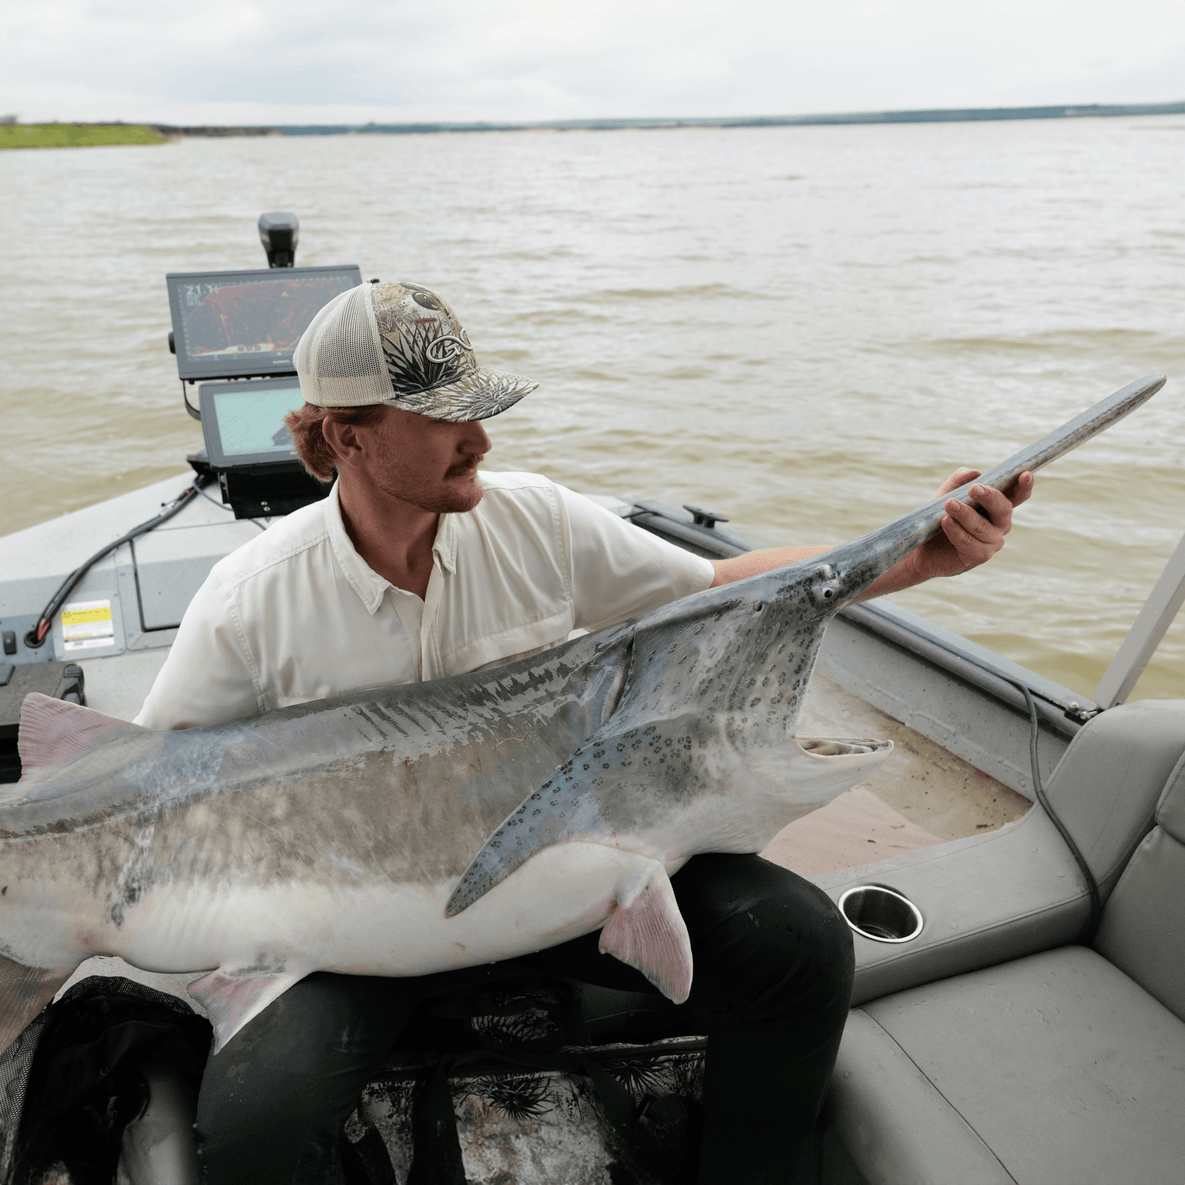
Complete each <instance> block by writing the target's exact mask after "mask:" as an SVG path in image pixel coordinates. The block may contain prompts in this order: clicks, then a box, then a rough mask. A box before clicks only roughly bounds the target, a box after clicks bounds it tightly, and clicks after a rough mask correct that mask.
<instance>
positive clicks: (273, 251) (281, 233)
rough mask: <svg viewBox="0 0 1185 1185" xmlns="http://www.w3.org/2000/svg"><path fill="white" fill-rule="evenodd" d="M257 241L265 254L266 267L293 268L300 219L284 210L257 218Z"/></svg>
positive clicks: (298, 237) (298, 239) (298, 238)
mask: <svg viewBox="0 0 1185 1185" xmlns="http://www.w3.org/2000/svg"><path fill="white" fill-rule="evenodd" d="M259 241H260V242H261V243H262V244H263V249H264V250H265V251H266V252H267V265H268V267H294V266H295V265H296V245H297V243H299V242H300V219H299V218H297V216H296V215H295V214H292V213H289V212H288V211H286V210H273V211H272V212H271V213H270V214H260V216H259Z"/></svg>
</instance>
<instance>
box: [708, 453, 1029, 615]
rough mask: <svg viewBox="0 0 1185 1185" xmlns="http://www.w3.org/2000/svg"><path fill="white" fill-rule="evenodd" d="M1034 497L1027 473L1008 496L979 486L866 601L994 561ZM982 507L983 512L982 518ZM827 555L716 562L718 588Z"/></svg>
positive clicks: (765, 555)
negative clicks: (1015, 516)
mask: <svg viewBox="0 0 1185 1185" xmlns="http://www.w3.org/2000/svg"><path fill="white" fill-rule="evenodd" d="M979 475H980V474H979V470H978V469H956V470H955V471H954V473H952V474H951V475H950V477H948V478H947V479H946V481H944V482H943V483H942V485H941V486H939V487H938V489H937V490H936V491H935V493H934V497H935V498H941V497H942V495H943V494H949V493H951V492H952V491H953V490H957V489H958V488H959V487H960V486H963V485H966V484H967V482H969V481H974V480H975V478H977V477H979ZM1032 492H1033V475H1032V474H1031V473H1028V472H1026V473H1022V474H1021V475H1020V476H1019V477H1018V478H1017V479H1016V481H1014V482H1013V483H1012V485H1010V486H1009V487H1008V488H1007V489H1006V490H1005V491H1004V492H1003V493H1001V492H1000V491H999V490H993V489H991V488H990V487H988V486H976V487H975V488H974V489H973V490H972V491H971V496H972V498H973V499H974V501H975V506H964V505H963V503H962V502H956V501H955V500H954V499H953V498H952V499H951V500H950V501H949V502H948V503H947V504H946V517H945V518H944V519H943V520H942V527H941V529H940V530H939V531H938V533H937V534H936V535H935V536H934V538H933V539H930V540H929V541H927V542H926V543H923V544H922V545H921V547H917V548H915V549H914V550H913V551H911V552H910V553H909V555H907V556H906V557H905V559H903V560H902V561H901V562H900V563H899V564H896V565H894V566H893V567H892V568H890V569H889V571H887V572H886V573H885V574H884V575H883V576H882V577H881V578H880V579H879V580H878V581H877V582H876V583H875V584H874V585H873V586H872V587H871V588H870V589H869V590H868V591H867V592H866V593H865V594H864V596H863V597H861V598H860V599H861V600H862V601H865V600H868V598H869V597H879V596H880V595H881V594H882V593H889V592H899V591H900V590H901V589H903V588H909V587H910V586H911V585H914V584H920V583H921V582H922V581H923V580H929V579H930V578H931V577H933V576H956V575H958V573H960V572H966V571H968V570H969V569H970V568H977V567H978V566H979V565H980V564H982V563H985V562H986V561H987V560H990V559H991V558H992V556H994V555H995V554H996V552H998V551H999V550H1000V548H1001V547H1003V546H1004V536H1005V535H1007V534H1008V532H1009V531H1011V530H1012V509H1013V507H1014V506H1019V505H1020V504H1021V503H1022V502H1027V501H1028V498H1029V495H1030V494H1031V493H1032ZM977 507H979V508H982V513H981V512H980V510H979V509H977ZM827 550H828V547H771V548H767V549H764V550H762V551H749V552H746V553H745V554H744V555H739V556H736V557H735V558H733V559H730V560H713V561H712V566H713V567H714V568H715V569H716V579H715V580H713V581H712V587H713V588H717V587H719V586H720V585H722V584H730V583H731V582H732V581H734V580H744V579H745V578H746V577H748V576H756V575H757V574H758V573H760V572H769V571H771V570H772V569H774V568H781V567H784V566H785V565H786V564H793V563H796V562H797V561H798V560H804V559H806V558H807V557H808V556H812V555H818V554H820V553H821V552H824V551H827Z"/></svg>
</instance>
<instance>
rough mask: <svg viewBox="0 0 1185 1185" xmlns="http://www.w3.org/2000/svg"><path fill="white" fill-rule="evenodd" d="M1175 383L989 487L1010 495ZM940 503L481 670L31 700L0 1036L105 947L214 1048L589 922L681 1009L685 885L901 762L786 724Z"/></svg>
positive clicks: (862, 743)
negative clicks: (408, 678) (206, 691)
mask: <svg viewBox="0 0 1185 1185" xmlns="http://www.w3.org/2000/svg"><path fill="white" fill-rule="evenodd" d="M1163 382H1164V379H1163V378H1162V377H1160V376H1151V377H1149V378H1147V379H1144V380H1142V381H1140V382H1138V383H1133V384H1131V385H1130V386H1128V387H1126V388H1124V389H1123V390H1122V391H1120V392H1117V393H1116V394H1115V395H1113V396H1111V397H1110V398H1109V399H1107V400H1104V401H1103V402H1102V403H1100V404H1098V405H1097V406H1096V407H1094V408H1092V409H1091V410H1090V411H1088V412H1085V413H1083V414H1082V415H1081V416H1078V417H1077V418H1076V419H1074V420H1071V421H1070V422H1069V423H1068V424H1065V425H1063V426H1062V427H1061V428H1060V429H1058V430H1057V431H1055V432H1053V433H1051V434H1050V435H1049V436H1047V437H1045V438H1044V439H1043V440H1041V441H1038V442H1037V443H1036V444H1034V445H1032V446H1030V447H1029V448H1027V449H1024V450H1022V451H1021V452H1020V453H1018V454H1017V455H1016V456H1014V457H1013V458H1011V459H1010V460H1009V461H1006V462H1004V464H1002V465H1000V466H998V467H997V468H995V469H993V470H992V471H991V472H989V473H986V474H984V475H983V476H982V477H980V478H979V479H978V481H979V483H981V484H983V485H988V486H993V487H995V488H997V489H1005V488H1007V486H1008V485H1009V483H1011V482H1012V481H1013V480H1014V479H1015V478H1016V477H1017V476H1018V475H1019V474H1020V473H1021V472H1023V471H1024V470H1026V469H1028V470H1034V469H1037V468H1039V467H1040V466H1041V465H1043V464H1046V463H1047V462H1048V461H1051V460H1053V459H1054V458H1055V457H1057V456H1060V455H1061V454H1062V453H1064V452H1066V451H1068V450H1069V449H1071V448H1074V447H1075V446H1076V445H1078V444H1080V443H1081V442H1082V441H1083V440H1086V439H1087V438H1089V437H1090V436H1092V435H1094V434H1095V433H1096V432H1098V431H1100V430H1102V429H1103V428H1105V427H1107V426H1108V425H1109V424H1111V423H1114V422H1115V421H1116V420H1117V419H1119V418H1120V417H1121V416H1123V415H1125V414H1127V413H1128V412H1129V411H1131V410H1132V409H1133V408H1135V407H1137V406H1138V405H1139V404H1141V403H1143V402H1144V401H1145V400H1146V399H1148V398H1150V397H1151V396H1152V395H1153V394H1154V393H1155V392H1156V391H1157V390H1159V388H1160V386H1161V385H1162V384H1163ZM970 488H971V483H968V484H967V485H965V486H963V487H962V488H961V489H959V490H957V491H955V492H954V493H953V494H951V495H949V497H951V498H957V499H959V500H961V501H963V502H965V503H968V504H969V503H970V501H971V497H970ZM946 500H947V499H946V498H938V499H935V500H934V501H933V502H930V503H927V504H926V505H925V506H922V507H920V508H918V509H917V510H914V511H912V512H910V513H909V514H906V515H904V516H903V517H902V518H899V519H897V520H896V521H895V522H893V523H890V524H889V525H888V526H886V527H883V528H881V529H879V530H876V531H873V532H871V533H870V534H867V535H865V536H863V537H862V538H860V539H857V540H855V541H853V542H851V543H846V544H843V545H841V546H839V547H835V548H833V549H831V550H830V551H828V552H825V553H823V554H820V555H816V556H813V557H811V558H809V559H805V560H802V561H800V562H797V563H793V564H790V565H788V566H786V567H783V568H781V569H778V570H776V571H771V572H767V573H764V574H762V575H758V576H754V577H751V578H749V579H747V580H743V581H739V582H736V583H733V584H728V585H724V586H722V587H719V588H714V589H709V590H708V591H706V592H702V593H699V594H696V595H693V596H689V597H685V598H683V599H681V600H678V601H675V602H673V603H671V604H668V605H666V606H664V607H662V608H660V609H657V610H655V611H653V612H650V613H645V614H643V615H641V616H639V617H636V618H634V619H632V620H630V621H627V622H624V623H622V624H619V625H616V626H610V627H608V628H606V629H603V630H601V631H599V632H597V633H593V634H589V635H587V636H584V637H580V638H576V639H573V640H571V641H568V642H567V643H565V644H563V645H561V646H559V647H556V648H555V649H553V650H550V651H547V652H545V653H542V654H535V655H531V656H529V657H526V658H522V659H519V660H517V661H511V662H508V663H506V664H504V665H502V666H500V667H496V668H493V669H488V670H483V671H478V672H473V673H470V674H464V675H458V676H453V677H450V678H446V679H440V680H436V681H431V682H425V683H417V684H403V685H397V686H391V687H386V688H380V689H377V690H368V691H363V692H358V693H355V694H350V695H344V696H338V697H335V698H333V699H327V700H321V701H317V702H312V703H307V704H301V705H297V706H291V707H286V708H281V709H279V710H277V711H273V712H268V713H265V714H263V715H260V716H257V717H254V718H252V719H247V720H240V721H237V722H234V723H229V724H222V725H219V726H217V727H213V728H193V729H188V730H184V731H158V730H153V729H147V728H142V727H139V726H137V725H134V724H130V723H128V722H127V721H123V720H117V719H115V718H113V717H110V716H106V715H103V714H102V713H100V712H96V711H93V710H90V709H88V708H83V707H79V706H78V705H75V704H70V703H65V702H62V701H59V700H53V699H49V698H47V697H45V696H40V695H31V696H29V697H28V698H27V699H26V700H25V702H24V705H23V708H22V714H21V724H20V734H19V735H20V740H19V748H20V756H21V761H22V763H23V776H22V778H21V780H20V782H18V783H17V784H16V785H14V786H12V787H11V788H9V790H8V792H7V793H6V794H5V795H4V796H3V799H4V800H3V801H0V1048H4V1047H6V1046H7V1045H8V1044H9V1043H10V1042H11V1041H12V1040H13V1039H14V1038H15V1037H16V1036H17V1035H18V1034H19V1033H20V1032H21V1031H22V1029H23V1028H24V1027H25V1025H26V1024H28V1022H29V1021H30V1020H31V1019H32V1018H33V1017H34V1016H36V1015H37V1013H38V1012H39V1011H40V1010H41V1008H42V1007H43V1006H44V1005H45V1004H46V1003H47V1002H48V1001H49V1000H50V999H51V998H52V997H53V996H54V994H55V993H56V992H57V990H58V989H59V988H60V986H61V985H62V984H63V983H64V982H65V980H66V979H67V978H68V977H69V976H70V975H71V974H72V973H73V971H74V969H75V968H76V967H77V966H78V964H79V963H80V962H82V961H83V960H84V959H86V958H88V957H90V956H91V955H97V954H104V955H118V956H120V957H121V958H123V959H125V960H126V961H127V962H129V963H131V964H133V965H135V966H137V967H140V968H143V969H145V970H148V971H162V972H192V973H194V974H195V976H197V978H196V979H195V981H194V982H193V983H191V984H190V987H189V991H190V993H191V994H192V995H193V996H194V997H195V998H196V999H197V1000H198V1001H199V1002H200V1003H201V1004H202V1005H203V1006H204V1007H205V1009H206V1011H207V1013H208V1014H209V1016H210V1019H211V1021H212V1023H213V1025H214V1029H215V1047H216V1049H221V1048H222V1047H223V1046H225V1044H226V1042H227V1041H228V1040H229V1039H230V1038H231V1037H232V1036H233V1035H234V1034H235V1033H236V1032H238V1031H239V1030H240V1029H241V1028H242V1027H243V1026H244V1025H245V1024H247V1023H248V1022H249V1021H250V1020H251V1019H252V1018H253V1017H254V1016H257V1015H258V1014H259V1013H260V1012H261V1011H262V1010H263V1009H264V1008H266V1007H267V1006H268V1004H270V1003H271V1002H272V1001H274V1000H275V999H276V998H277V997H278V996H279V995H280V994H281V993H283V992H284V991H285V990H287V989H288V988H289V987H291V986H292V985H293V984H294V983H296V982H298V981H299V980H300V979H302V978H303V977H304V976H306V975H308V974H310V973H311V972H314V971H318V970H325V971H334V972H339V973H345V974H358V975H391V976H409V975H422V974H427V973H430V972H435V971H441V970H445V969H449V968H457V967H465V966H476V965H479V964H482V963H488V962H494V961H498V960H503V959H508V958H512V957H514V956H518V955H523V954H526V953H528V952H533V951H536V950H541V949H544V948H547V947H549V946H553V945H555V944H557V943H560V942H564V941H566V940H568V939H571V938H575V937H577V936H579V935H582V934H586V933H590V932H592V931H595V930H598V929H600V931H601V938H600V949H601V950H602V951H603V952H605V953H606V954H609V955H612V956H615V957H617V958H619V959H621V960H623V961H624V962H626V963H628V964H630V965H631V966H633V967H636V968H638V969H639V970H640V971H641V972H642V973H643V974H644V975H645V976H647V978H648V979H649V980H650V981H651V982H652V983H653V984H654V985H655V987H656V988H658V989H659V990H660V991H662V992H664V993H665V994H666V995H668V996H669V997H670V998H672V999H674V1000H676V1001H681V1000H684V999H686V997H687V994H688V992H689V990H690V986H691V981H692V975H693V967H692V957H691V948H690V944H689V941H688V936H687V930H686V927H685V925H684V923H683V919H682V918H681V917H680V915H679V911H678V908H677V906H676V903H675V899H674V895H673V893H672V889H671V883H670V877H671V875H673V874H674V873H675V872H676V871H677V870H678V869H679V868H680V867H681V866H682V865H683V863H684V862H685V861H686V860H688V859H689V858H691V857H693V856H695V855H696V854H697V853H701V852H758V851H760V850H762V849H763V848H764V847H765V846H766V845H767V844H768V842H769V841H770V840H771V839H772V838H773V836H774V835H775V834H776V833H777V832H778V831H779V830H781V828H783V827H784V826H786V824H788V823H790V822H792V821H793V820H795V819H797V818H799V817H800V816H802V815H804V814H806V813H807V812H808V811H812V810H815V809H816V808H818V807H820V806H823V805H824V804H825V803H827V802H829V801H830V800H831V799H832V798H834V797H835V796H836V795H837V794H839V793H840V792H841V791H843V790H846V789H847V788H848V787H850V786H852V785H853V784H855V783H856V782H858V781H860V780H863V779H864V778H866V777H867V776H868V774H869V773H870V772H871V771H872V769H873V768H874V767H875V766H876V765H878V764H879V763H880V762H881V761H883V760H884V759H885V758H886V757H887V756H888V755H889V752H890V750H891V748H892V745H891V743H890V742H888V741H880V740H866V739H856V740H841V739H831V738H822V739H820V738H803V737H798V736H796V735H795V724H796V721H797V718H798V713H799V707H800V704H801V702H802V698H803V694H804V692H805V691H806V688H807V683H808V680H809V679H810V676H811V670H812V667H813V665H814V662H815V657H816V655H817V653H818V650H819V646H820V643H821V641H822V637H823V631H824V628H825V627H826V624H827V622H828V621H829V620H830V619H831V618H832V617H833V616H834V615H835V614H836V613H837V612H838V611H839V610H840V609H841V608H843V607H844V606H845V605H848V604H851V603H852V602H853V601H854V600H856V599H857V598H858V597H860V596H861V594H863V593H864V592H866V591H867V590H868V588H869V587H870V586H871V585H872V584H873V583H874V582H875V581H876V580H877V578H878V577H880V576H881V575H882V574H883V573H885V572H887V571H888V570H889V569H890V568H891V567H892V566H893V565H894V564H896V563H897V562H898V561H899V560H900V559H902V558H903V557H904V556H905V555H907V554H908V553H909V552H910V551H911V550H913V549H914V548H915V547H917V546H918V545H919V544H921V543H923V542H924V541H925V540H926V539H927V538H929V537H930V536H931V535H933V534H934V533H935V531H937V530H938V529H939V527H940V523H941V520H942V518H943V515H944V514H945V510H944V506H945V502H946Z"/></svg>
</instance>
